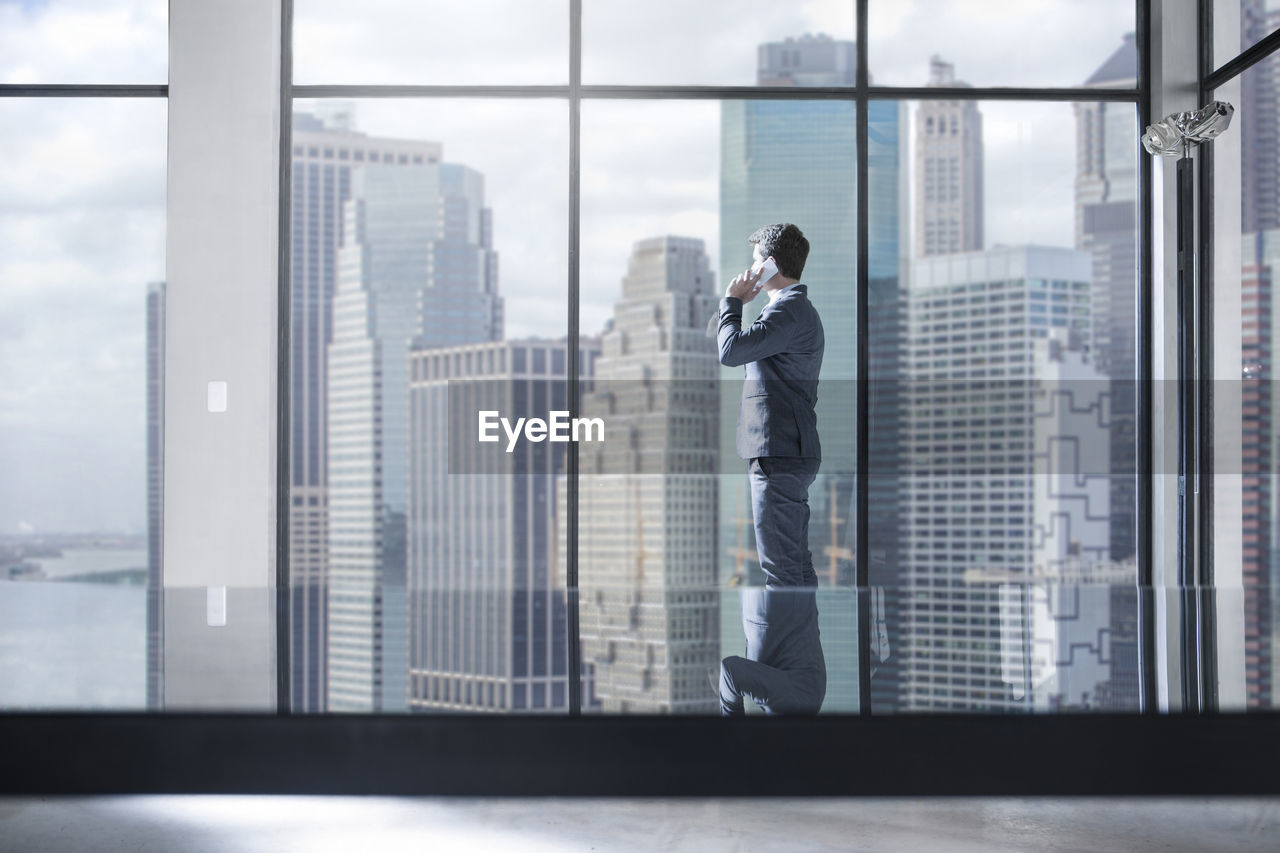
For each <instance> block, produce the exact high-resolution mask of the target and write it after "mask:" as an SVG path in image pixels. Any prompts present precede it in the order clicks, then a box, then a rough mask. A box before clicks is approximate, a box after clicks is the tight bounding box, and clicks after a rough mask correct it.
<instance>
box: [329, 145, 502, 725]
mask: <svg viewBox="0 0 1280 853" xmlns="http://www.w3.org/2000/svg"><path fill="white" fill-rule="evenodd" d="M401 146H402V150H401V151H400V152H399V153H397V154H395V158H396V159H395V161H393V162H391V163H387V162H385V160H379V161H375V162H365V163H364V164H363V165H362V166H360V167H359V168H356V169H353V170H352V173H351V197H350V198H349V199H347V201H346V202H345V203H344V205H343V232H342V233H343V242H342V246H341V249H340V250H339V264H338V290H337V295H336V297H335V299H334V337H333V343H332V344H331V345H330V348H329V364H328V380H329V382H328V442H327V445H328V468H329V475H330V484H329V548H328V565H327V577H328V584H329V608H328V637H329V642H328V659H329V666H328V681H329V683H328V697H329V708H330V709H331V710H366V711H367V710H395V709H401V708H404V707H406V701H407V699H406V696H407V693H406V689H407V688H406V684H407V677H408V660H407V650H408V645H407V644H408V639H407V636H406V633H405V632H406V629H407V626H406V620H407V604H406V602H405V600H404V594H405V584H406V575H405V538H406V529H405V512H406V508H407V503H408V441H409V351H410V346H411V345H415V344H416V345H419V346H428V347H429V346H453V345H460V344H465V343H472V342H478V341H492V340H498V339H500V338H501V337H502V308H501V298H500V297H499V296H498V294H497V274H496V270H497V262H496V256H495V253H494V252H493V249H492V246H491V245H490V244H489V240H490V234H491V231H490V226H489V213H488V212H487V211H486V209H485V207H484V182H483V178H482V177H481V176H480V175H479V173H477V172H475V171H474V170H472V169H469V168H467V167H465V166H460V165H455V164H444V163H433V162H428V159H429V158H430V157H432V156H433V155H434V154H438V152H439V146H438V145H436V144H434V143H416V144H414V143H401ZM415 157H416V158H419V160H420V161H421V162H418V163H412V164H410V163H408V162H407V161H408V160H409V159H410V158H415ZM400 158H404V159H405V161H406V162H404V163H401V162H400Z"/></svg>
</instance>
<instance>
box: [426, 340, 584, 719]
mask: <svg viewBox="0 0 1280 853" xmlns="http://www.w3.org/2000/svg"><path fill="white" fill-rule="evenodd" d="M599 346H600V345H599V341H598V340H595V339H592V338H590V337H585V336H584V337H583V338H582V339H581V340H580V349H581V357H580V365H581V370H582V374H581V375H582V376H583V377H584V378H586V377H590V376H591V373H592V364H593V362H594V361H595V359H596V357H597V356H598V355H599ZM567 354H568V351H567V344H566V341H565V340H560V341H551V340H545V339H538V338H521V339H517V340H508V341H501V342H497V343H485V344H468V345H463V346H456V347H437V348H427V347H422V346H418V347H415V348H414V349H413V351H412V353H411V356H410V357H411V359H412V362H411V369H412V372H411V376H410V398H409V423H410V438H409V505H408V506H409V521H408V546H409V548H408V573H409V574H408V589H409V637H410V638H411V642H410V646H409V661H408V666H409V708H410V710H415V711H453V712H456V711H530V712H537V711H559V712H561V713H563V712H564V710H565V708H567V706H568V693H567V690H568V675H567V669H568V652H567V646H566V643H567V640H568V625H567V618H566V612H567V611H566V606H567V602H566V598H565V585H564V582H563V575H562V574H561V573H560V572H559V571H557V562H558V561H557V557H556V554H557V551H556V549H557V547H558V546H559V545H560V543H559V541H558V539H557V524H558V518H557V512H559V513H561V515H560V519H562V518H563V515H562V514H563V512H564V507H563V504H561V505H559V506H558V507H557V503H556V499H555V498H556V482H557V480H558V479H563V476H564V459H565V445H564V444H563V443H553V442H546V441H544V442H529V441H521V442H519V443H517V444H516V445H515V447H514V448H513V450H512V452H511V453H510V454H508V453H506V452H505V450H504V447H505V442H506V438H505V436H504V437H503V438H502V439H501V441H502V442H503V446H502V447H500V446H498V445H497V444H495V445H480V444H477V443H473V440H474V437H475V434H476V422H475V419H476V417H477V415H478V412H479V411H481V410H485V411H496V412H499V413H500V414H501V415H502V416H504V417H507V418H509V419H510V420H511V421H513V422H514V421H515V419H516V418H519V417H525V418H530V417H539V418H543V419H547V418H548V413H549V412H550V411H565V410H567V408H568V405H567V399H566V391H567V386H566V383H565V378H566V366H567V360H568V359H567ZM490 448H493V452H492V453H490V452H488V450H489V449H490Z"/></svg>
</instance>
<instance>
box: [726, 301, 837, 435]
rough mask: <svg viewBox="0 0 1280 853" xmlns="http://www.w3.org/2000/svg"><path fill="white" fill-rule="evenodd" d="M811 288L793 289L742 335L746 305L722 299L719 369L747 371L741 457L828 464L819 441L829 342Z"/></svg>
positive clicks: (740, 422)
mask: <svg viewBox="0 0 1280 853" xmlns="http://www.w3.org/2000/svg"><path fill="white" fill-rule="evenodd" d="M808 290H809V288H808V285H804V284H795V285H792V286H791V287H788V288H787V289H786V290H784V291H782V293H780V294H779V295H778V298H777V299H775V300H774V301H773V302H770V303H769V304H768V305H766V306H764V309H763V310H762V311H761V312H760V316H759V317H758V318H756V321H755V322H754V323H752V324H751V326H750V327H748V328H747V329H742V328H741V326H742V300H741V299H735V298H733V297H731V296H726V297H725V298H723V299H721V300H720V313H719V315H718V316H717V317H713V318H712V323H716V325H717V331H716V343H717V345H718V346H719V348H720V363H721V364H723V365H725V366H726V367H737V366H738V365H740V364H743V365H746V367H745V370H744V372H745V375H746V381H745V382H744V383H743V386H742V402H741V404H740V406H739V408H738V432H737V450H738V456H739V457H740V458H742V459H751V458H753V457H756V456H801V457H806V458H815V459H821V458H822V444H821V443H820V442H819V441H818V418H817V415H816V414H815V412H814V405H815V404H816V403H817V402H818V372H819V371H820V370H821V369H822V351H823V348H824V345H825V338H824V337H823V333H822V319H821V318H820V317H818V311H817V309H816V308H814V307H813V303H812V302H810V301H809V293H808Z"/></svg>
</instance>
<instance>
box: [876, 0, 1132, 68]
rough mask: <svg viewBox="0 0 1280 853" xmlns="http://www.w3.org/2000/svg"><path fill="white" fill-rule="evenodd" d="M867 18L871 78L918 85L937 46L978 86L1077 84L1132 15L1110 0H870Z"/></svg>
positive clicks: (1114, 44)
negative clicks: (889, 0)
mask: <svg viewBox="0 0 1280 853" xmlns="http://www.w3.org/2000/svg"><path fill="white" fill-rule="evenodd" d="M867 26H868V29H869V30H870V32H869V34H868V41H869V42H870V49H869V52H868V54H867V64H868V68H869V70H870V73H871V77H872V82H873V83H875V84H877V85H883V86H921V85H924V84H925V83H926V82H927V81H928V79H929V57H930V56H931V55H932V54H935V53H937V54H940V55H941V56H942V58H943V59H945V60H946V61H948V62H952V63H954V64H955V72H956V77H957V79H959V80H963V81H965V82H968V83H971V84H973V85H976V86H1080V85H1083V84H1084V81H1085V80H1086V79H1088V77H1089V75H1091V74H1092V73H1093V72H1094V71H1095V70H1097V68H1098V66H1100V65H1101V64H1102V63H1103V62H1105V61H1106V59H1107V57H1109V56H1110V55H1111V54H1112V53H1114V52H1115V50H1116V48H1118V47H1120V44H1121V40H1122V37H1123V36H1124V34H1125V33H1126V32H1131V31H1132V30H1134V28H1135V23H1134V5H1133V4H1132V3H1117V2H1115V0H1022V2H1018V3H1007V2H1003V0H965V2H938V0H915V2H892V3H871V4H870V6H869V7H868V21H867ZM1136 71H1137V69H1135V74H1136Z"/></svg>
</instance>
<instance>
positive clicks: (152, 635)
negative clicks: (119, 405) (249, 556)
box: [147, 281, 165, 711]
mask: <svg viewBox="0 0 1280 853" xmlns="http://www.w3.org/2000/svg"><path fill="white" fill-rule="evenodd" d="M164 322H165V285H164V282H163V281H157V282H152V283H151V284H149V285H147V708H149V709H151V710H154V711H158V710H161V709H163V708H164V607H163V605H164V572H163V565H162V560H163V557H164V350H165V347H164Z"/></svg>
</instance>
